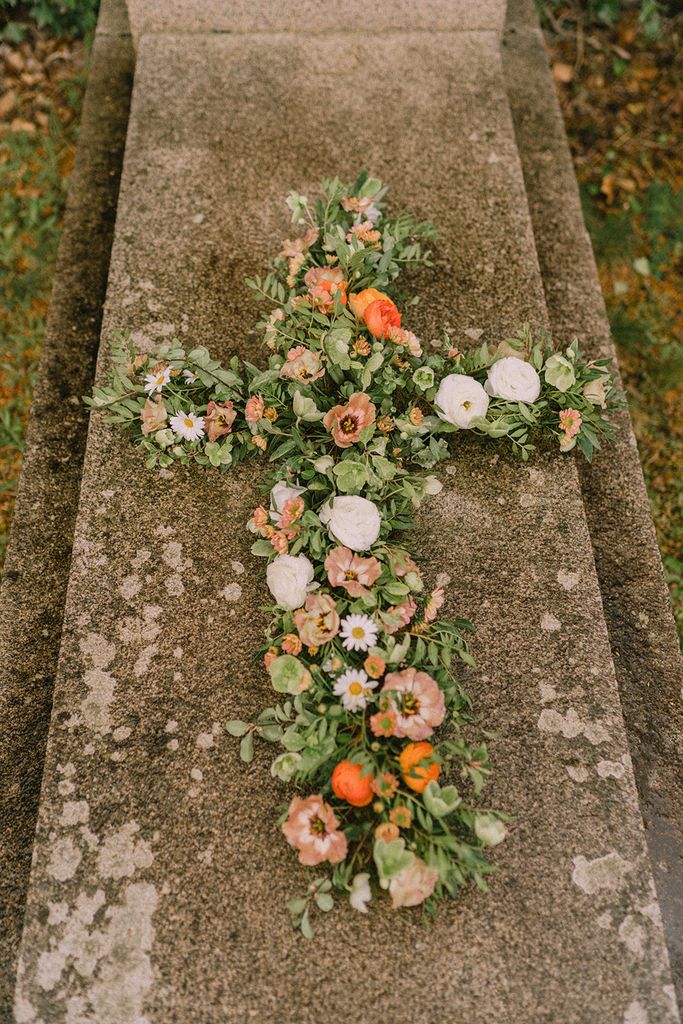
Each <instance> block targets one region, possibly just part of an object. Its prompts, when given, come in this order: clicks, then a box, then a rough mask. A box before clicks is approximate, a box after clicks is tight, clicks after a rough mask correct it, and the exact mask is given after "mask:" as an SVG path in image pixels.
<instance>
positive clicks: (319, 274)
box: [304, 267, 346, 290]
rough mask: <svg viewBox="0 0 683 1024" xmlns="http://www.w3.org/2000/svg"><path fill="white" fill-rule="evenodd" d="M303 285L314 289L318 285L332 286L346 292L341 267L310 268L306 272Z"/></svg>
mask: <svg viewBox="0 0 683 1024" xmlns="http://www.w3.org/2000/svg"><path fill="white" fill-rule="evenodd" d="M304 284H305V285H306V287H307V288H315V287H316V285H319V284H325V285H327V284H334V285H337V287H339V288H342V289H343V290H346V281H345V279H344V271H343V270H342V269H341V267H311V269H310V270H307V271H306V276H305V277H304Z"/></svg>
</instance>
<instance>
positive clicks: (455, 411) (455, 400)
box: [434, 373, 489, 430]
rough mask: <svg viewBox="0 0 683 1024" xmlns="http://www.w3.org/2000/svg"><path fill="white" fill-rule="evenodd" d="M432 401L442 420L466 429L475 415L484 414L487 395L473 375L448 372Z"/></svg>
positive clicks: (487, 402) (487, 404) (487, 400)
mask: <svg viewBox="0 0 683 1024" xmlns="http://www.w3.org/2000/svg"><path fill="white" fill-rule="evenodd" d="M434 403H435V404H436V405H437V406H438V409H437V413H438V415H439V416H440V418H441V419H442V420H446V421H447V422H448V423H453V424H455V426H456V427H460V428H461V429H462V430H468V429H469V427H470V424H471V422H472V420H473V419H474V418H475V416H485V415H486V410H487V409H488V407H489V396H488V395H487V394H486V392H485V391H484V389H483V387H482V386H481V384H480V383H479V382H478V381H476V380H475V379H474V377H465V376H464V375H463V374H461V373H449V375H448V376H447V377H444V379H443V380H442V381H441V383H440V384H439V390H438V391H437V393H436V397H435V399H434Z"/></svg>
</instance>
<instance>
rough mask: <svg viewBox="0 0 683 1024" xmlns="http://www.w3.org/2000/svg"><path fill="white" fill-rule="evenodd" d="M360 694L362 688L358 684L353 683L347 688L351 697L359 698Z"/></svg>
mask: <svg viewBox="0 0 683 1024" xmlns="http://www.w3.org/2000/svg"><path fill="white" fill-rule="evenodd" d="M362 692H363V687H362V686H361V684H360V683H359V682H353V683H351V685H350V686H349V693H350V694H351V696H352V697H359V696H360V695H361V693H362Z"/></svg>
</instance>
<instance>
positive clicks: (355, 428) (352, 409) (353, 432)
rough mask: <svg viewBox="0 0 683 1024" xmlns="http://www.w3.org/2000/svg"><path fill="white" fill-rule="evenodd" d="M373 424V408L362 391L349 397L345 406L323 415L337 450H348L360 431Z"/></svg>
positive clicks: (336, 407)
mask: <svg viewBox="0 0 683 1024" xmlns="http://www.w3.org/2000/svg"><path fill="white" fill-rule="evenodd" d="M374 422H375V407H374V405H373V404H372V402H371V401H370V399H369V398H368V396H367V395H366V394H365V392H364V391H356V393H355V394H353V395H351V397H350V399H349V401H348V404H347V405H335V406H334V408H333V409H330V410H329V412H327V413H325V418H324V420H323V423H324V425H325V429H326V430H329V432H330V433H331V434H332V437H333V438H334V443H335V444H336V445H337V447H338V448H350V447H351V445H352V444H355V443H356V441H357V440H358V439H359V438H360V435H361V431H362V430H364V429H365V427H369V426H370V425H371V424H372V423H374Z"/></svg>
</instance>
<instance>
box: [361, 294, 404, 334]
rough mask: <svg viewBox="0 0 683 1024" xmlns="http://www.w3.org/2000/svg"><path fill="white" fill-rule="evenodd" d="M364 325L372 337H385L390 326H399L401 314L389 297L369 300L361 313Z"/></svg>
mask: <svg viewBox="0 0 683 1024" xmlns="http://www.w3.org/2000/svg"><path fill="white" fill-rule="evenodd" d="M363 319H364V320H365V326H366V327H367V329H368V330H369V331H370V334H372V336H373V337H374V338H385V337H386V336H387V334H388V333H389V330H390V329H391V328H392V327H400V326H401V314H400V313H399V311H398V309H397V308H396V306H395V304H394V303H393V302H392V301H391V299H377V300H376V301H375V302H371V303H370V305H369V306H368V307H367V308H366V310H365V313H364V315H363Z"/></svg>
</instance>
